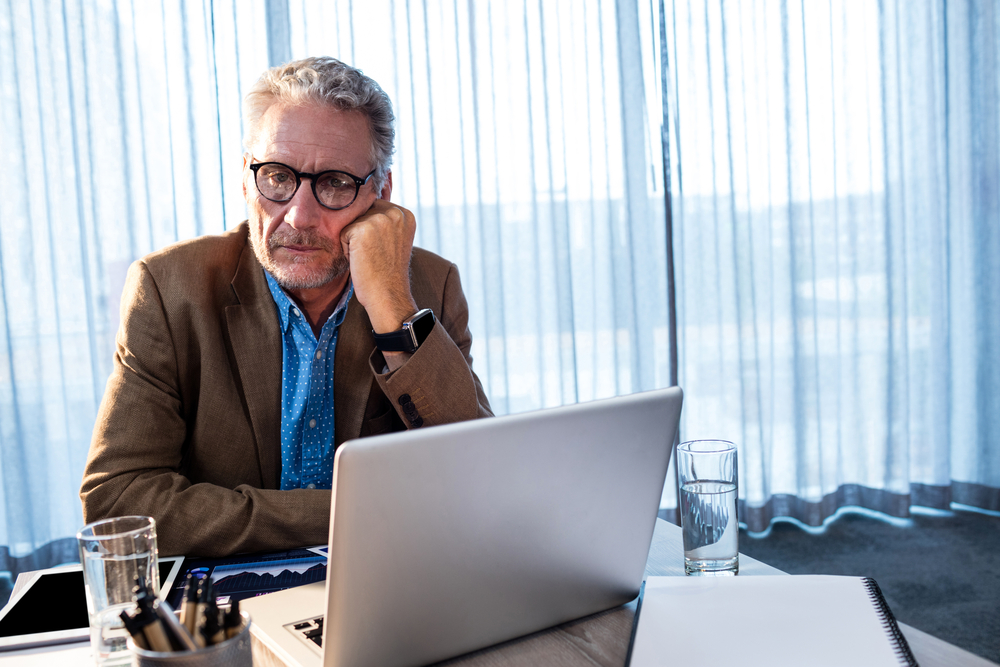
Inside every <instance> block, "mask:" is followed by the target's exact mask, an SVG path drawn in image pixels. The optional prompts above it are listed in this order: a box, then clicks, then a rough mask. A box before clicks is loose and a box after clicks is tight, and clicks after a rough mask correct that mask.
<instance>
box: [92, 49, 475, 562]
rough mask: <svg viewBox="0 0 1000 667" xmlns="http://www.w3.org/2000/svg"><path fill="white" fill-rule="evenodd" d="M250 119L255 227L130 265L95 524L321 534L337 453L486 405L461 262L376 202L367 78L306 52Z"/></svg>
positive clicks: (371, 90) (265, 535)
mask: <svg viewBox="0 0 1000 667" xmlns="http://www.w3.org/2000/svg"><path fill="white" fill-rule="evenodd" d="M244 113H245V115H246V118H247V123H248V132H247V136H246V138H245V144H246V150H247V152H246V153H245V154H244V156H243V193H244V196H245V198H246V202H247V207H248V211H249V220H248V221H247V222H244V223H243V224H241V225H240V226H238V227H237V228H236V229H233V230H231V231H229V232H226V233H225V234H222V235H221V236H214V237H203V238H199V239H195V240H193V241H188V242H183V243H178V244H176V245H174V246H171V247H169V248H167V249H165V250H162V251H160V252H156V253H153V254H151V255H149V256H147V257H145V258H143V259H142V260H139V261H138V262H136V263H134V264H133V265H132V267H131V268H130V270H129V274H128V280H127V282H126V285H125V290H124V293H123V295H122V305H121V312H122V324H121V328H120V330H119V332H118V337H117V351H116V354H115V359H114V369H113V371H112V374H111V377H110V378H109V380H108V385H107V389H106V392H105V395H104V400H103V401H102V404H101V408H100V412H99V414H98V418H97V423H96V426H95V428H94V437H93V441H92V443H91V448H90V455H89V457H88V460H87V465H86V469H85V472H84V478H83V485H82V488H81V491H80V495H81V498H82V500H83V510H84V518H85V519H86V521H88V522H89V521H93V520H96V519H99V518H102V517H106V516H118V515H125V514H143V515H149V516H152V517H154V518H155V519H156V522H157V531H158V538H159V548H160V552H161V554H164V555H166V554H189V555H203V556H219V555H226V554H230V553H237V552H250V551H261V550H268V549H282V548H289V547H295V546H303V545H309V544H322V543H325V542H326V541H327V536H328V529H329V512H330V492H329V490H328V489H329V488H330V482H331V475H332V469H333V467H332V466H333V453H334V450H335V448H336V446H338V445H339V444H340V443H342V442H344V441H345V440H350V439H352V438H356V437H359V436H367V435H374V434H378V433H384V432H389V431H395V430H402V429H404V428H416V427H426V426H430V425H434V424H441V423H447V422H454V421H461V420H465V419H472V418H476V417H483V416H489V415H490V414H491V413H490V408H489V403H488V401H487V399H486V396H485V395H484V393H483V389H482V385H481V384H480V382H479V379H478V378H477V377H476V375H475V373H473V372H472V368H471V365H472V359H471V357H470V356H469V348H470V346H471V343H472V340H471V336H470V333H469V330H468V307H467V304H466V301H465V297H464V295H463V293H462V288H461V285H460V283H459V279H458V274H457V270H456V268H455V266H454V265H453V264H451V263H449V262H447V261H445V260H443V259H441V258H440V257H437V256H436V255H433V254H431V253H429V252H426V251H423V250H421V249H418V248H417V249H415V248H413V247H412V244H413V236H414V231H415V229H416V223H415V221H414V218H413V214H412V213H410V212H409V211H407V210H406V209H403V208H401V207H398V206H394V205H392V204H390V203H389V197H390V194H391V192H392V174H391V172H390V171H389V165H390V161H391V157H392V150H393V138H394V132H393V129H392V123H393V115H392V108H391V103H390V102H389V99H388V97H387V96H386V95H385V93H384V92H383V91H382V90H381V88H379V86H378V84H376V83H375V82H374V81H372V80H371V79H369V78H368V77H366V76H364V75H363V74H362V73H361V72H360V71H359V70H356V69H354V68H352V67H349V66H347V65H344V64H343V63H341V62H339V61H337V60H334V59H332V58H309V59H306V60H301V61H297V62H292V63H289V64H287V65H284V66H281V67H276V68H273V69H271V70H269V71H267V72H265V73H264V75H263V76H262V77H261V79H260V81H258V82H257V84H256V85H255V86H254V88H253V89H252V90H251V91H250V93H249V94H248V95H247V96H246V99H245V100H244ZM424 309H429V310H427V311H425V310H424ZM324 489H327V490H324Z"/></svg>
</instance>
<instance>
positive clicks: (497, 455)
mask: <svg viewBox="0 0 1000 667" xmlns="http://www.w3.org/2000/svg"><path fill="white" fill-rule="evenodd" d="M680 410H681V390H680V389H679V388H676V387H675V388H671V389H664V390H658V391H651V392H646V393H641V394H633V395H631V396H623V397H618V398H611V399H606V400H600V401H594V402H591V403H581V404H576V405H570V406H565V407H561V408H553V409H550V410H541V411H537V412H531V413H524V414H518V415H510V416H506V417H496V418H492V419H481V420H476V421H471V422H463V423H459V424H449V425H445V426H436V427H433V428H428V429H417V430H413V431H408V432H404V433H394V434H389V435H383V436H377V437H371V438H364V439H360V440H354V441H351V442H349V443H346V444H344V445H343V446H341V448H340V449H339V450H338V451H337V455H336V459H335V461H336V462H335V464H334V473H333V475H334V478H333V507H332V509H331V517H330V567H329V568H328V574H327V582H326V585H325V586H323V585H320V584H310V585H307V586H300V587H298V588H293V589H289V590H286V591H280V592H278V593H272V594H270V595H266V596H261V597H258V598H254V599H251V600H247V601H245V603H244V606H243V608H244V609H245V610H247V611H249V612H250V615H251V617H252V619H253V626H252V632H253V633H254V635H255V636H256V638H257V639H258V640H259V641H260V642H262V643H263V644H264V645H265V646H266V647H267V648H268V649H270V650H271V651H273V652H274V653H276V654H277V656H278V657H279V658H281V659H283V660H284V661H286V662H287V663H288V664H300V665H316V666H318V665H323V666H324V667H346V666H347V665H352V666H354V665H378V666H380V667H391V666H399V667H406V666H411V665H413V666H415V665H425V664H427V663H431V662H436V661H439V660H443V659H445V658H449V657H452V656H456V655H460V654H462V653H466V652H469V651H473V650H476V649H479V648H482V647H485V646H489V645H492V644H496V643H498V642H502V641H505V640H508V639H513V638H515V637H519V636H521V635H525V634H528V633H531V632H535V631H537V630H541V629H543V628H547V627H550V626H553V625H557V624H559V623H563V622H566V621H570V620H573V619H576V618H579V617H581V616H586V615H588V614H592V613H596V612H598V611H602V610H604V609H608V608H611V607H615V606H618V605H621V604H624V603H626V602H628V601H630V600H632V599H634V598H635V597H636V595H638V592H639V585H640V583H641V581H642V575H643V571H644V569H645V564H646V558H647V555H648V551H649V544H650V541H651V540H652V536H653V528H654V525H655V523H656V514H657V511H658V509H659V501H660V496H661V493H662V490H663V484H664V480H665V478H666V472H667V464H668V463H669V459H670V452H671V449H672V444H673V440H674V435H675V433H676V430H677V422H678V419H679V417H680ZM323 616H325V621H324V619H323V618H322V617H323ZM317 617H319V618H317ZM321 646H322V648H321Z"/></svg>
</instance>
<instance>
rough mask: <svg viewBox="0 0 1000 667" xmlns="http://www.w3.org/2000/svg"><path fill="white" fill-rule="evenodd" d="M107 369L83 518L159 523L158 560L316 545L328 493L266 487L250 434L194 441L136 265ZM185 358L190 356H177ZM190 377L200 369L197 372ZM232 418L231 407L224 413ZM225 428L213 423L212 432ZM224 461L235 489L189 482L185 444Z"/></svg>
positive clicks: (187, 404)
mask: <svg viewBox="0 0 1000 667" xmlns="http://www.w3.org/2000/svg"><path fill="white" fill-rule="evenodd" d="M121 315H122V318H121V319H122V323H121V326H120V328H119V331H118V336H117V339H116V351H115V356H114V361H113V369H112V372H111V376H110V378H109V379H108V383H107V388H106V391H105V393H104V399H103V401H102V402H101V406H100V410H99V412H98V417H97V422H96V424H95V427H94V434H93V439H92V441H91V446H90V452H89V455H88V458H87V463H86V466H85V471H84V476H83V483H82V486H81V489H80V497H81V500H82V501H83V514H84V520H85V521H87V522H91V521H95V520H98V519H102V518H105V517H112V516H122V515H129V514H139V515H148V516H151V517H153V518H154V519H155V520H156V523H157V534H158V547H159V550H160V553H161V554H163V555H174V554H185V555H201V556H220V555H226V554H232V553H239V552H251V551H262V550H274V549H285V548H291V547H301V546H303V545H310V544H323V543H325V542H326V541H327V538H328V530H329V513H330V492H329V491H321V490H306V489H302V490H296V491H279V490H275V489H262V488H258V487H260V486H264V483H263V480H261V479H260V477H261V474H260V471H259V468H258V467H257V463H256V459H257V457H256V454H255V453H254V452H255V446H254V444H253V442H252V438H249V437H242V436H240V431H239V430H238V429H236V430H234V431H233V432H232V437H230V438H226V437H225V436H223V437H220V438H218V440H217V441H215V442H199V443H192V442H191V435H190V430H191V424H190V421H189V420H190V419H191V418H193V416H192V414H191V413H192V411H196V410H197V408H196V407H193V405H192V404H191V403H192V402H193V399H192V398H191V397H190V396H187V395H185V394H186V393H188V392H185V391H184V389H183V387H182V385H183V381H182V380H181V377H182V374H181V372H180V369H179V365H180V363H181V362H179V361H178V359H179V358H181V359H185V358H186V359H187V362H186V363H187V364H188V365H193V364H195V363H197V359H198V357H197V354H196V352H194V351H191V350H184V351H183V352H182V351H181V350H179V349H178V345H177V343H176V341H175V339H174V338H175V336H174V335H173V333H172V331H171V327H170V324H171V322H170V318H169V317H168V315H167V312H166V309H165V308H164V304H163V299H162V298H161V294H160V292H159V291H158V289H157V285H156V282H155V281H154V279H153V277H152V276H151V275H150V272H149V269H148V268H147V266H146V265H145V264H144V263H143V262H141V261H140V262H136V263H135V264H133V265H132V267H131V268H130V269H129V275H128V279H127V282H126V286H125V290H124V293H123V295H122V306H121ZM182 354H183V355H187V356H182ZM194 370H195V372H197V370H198V369H194ZM231 412H233V413H235V414H236V415H238V416H241V415H242V410H241V409H240V406H239V404H238V403H237V404H236V405H235V406H234V409H233V410H232V411H231ZM224 430H225V425H224V424H220V427H219V432H220V433H221V432H223V431H224ZM195 446H197V447H201V448H208V449H207V452H208V453H207V454H206V456H207V457H208V459H209V460H213V459H212V457H215V460H218V461H220V462H221V461H225V462H226V465H222V466H219V467H221V468H226V471H225V474H226V475H229V476H230V478H231V479H232V480H233V483H232V485H227V484H225V483H220V480H218V479H216V480H213V483H208V482H205V481H200V480H198V476H197V475H195V476H194V479H195V481H192V478H191V473H190V470H189V468H188V465H187V459H188V458H189V457H190V455H191V448H192V447H195Z"/></svg>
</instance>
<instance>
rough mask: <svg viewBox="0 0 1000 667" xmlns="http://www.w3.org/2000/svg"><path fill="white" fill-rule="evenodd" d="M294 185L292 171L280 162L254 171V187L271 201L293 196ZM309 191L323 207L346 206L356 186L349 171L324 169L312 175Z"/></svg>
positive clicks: (351, 200) (351, 199)
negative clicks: (311, 189) (255, 183)
mask: <svg viewBox="0 0 1000 667" xmlns="http://www.w3.org/2000/svg"><path fill="white" fill-rule="evenodd" d="M297 187H298V180H297V179H296V178H295V172H293V171H292V170H291V169H290V168H289V167H286V166H285V165H283V164H277V163H269V164H265V165H262V166H261V167H260V169H258V170H257V188H258V189H259V190H260V193H261V194H262V195H264V196H265V197H267V198H268V199H270V200H271V201H288V200H289V199H291V198H292V197H293V196H294V195H295V191H296V189H297ZM313 192H314V193H316V199H318V200H319V203H320V204H322V205H323V206H326V207H327V208H333V209H339V208H346V207H348V206H350V205H351V204H352V203H354V198H355V197H357V195H358V185H357V183H356V182H355V181H354V179H353V178H352V177H351V176H350V174H345V173H344V172H342V171H324V172H323V173H321V174H317V175H316V181H315V183H313Z"/></svg>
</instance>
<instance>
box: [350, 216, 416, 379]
mask: <svg viewBox="0 0 1000 667" xmlns="http://www.w3.org/2000/svg"><path fill="white" fill-rule="evenodd" d="M416 229H417V223H416V220H415V219H414V217H413V213H411V212H410V211H408V210H407V209H405V208H402V207H401V206H396V205H395V204H392V203H390V202H388V201H386V200H384V199H376V200H375V203H373V204H372V206H371V208H369V209H368V210H367V211H365V212H364V213H363V214H361V216H360V217H359V218H358V219H357V220H355V221H354V222H352V223H351V224H349V225H348V226H347V227H345V228H344V230H343V231H342V232H341V233H340V242H341V244H342V245H343V247H344V254H345V255H346V256H347V258H348V259H349V260H350V262H351V279H352V280H353V281H354V294H355V295H356V296H357V297H358V301H359V302H361V305H362V306H364V307H365V310H367V311H368V317H369V318H370V319H371V322H372V328H374V329H375V332H376V333H388V332H390V331H396V330H397V329H400V328H401V327H402V326H403V320H405V319H406V318H407V317H409V316H410V315H413V314H414V313H415V312H417V304H416V302H415V301H414V300H413V295H412V294H411V293H410V254H411V252H412V251H413V235H414V233H415V232H416ZM386 356H387V361H388V355H386ZM390 365H392V364H390Z"/></svg>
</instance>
